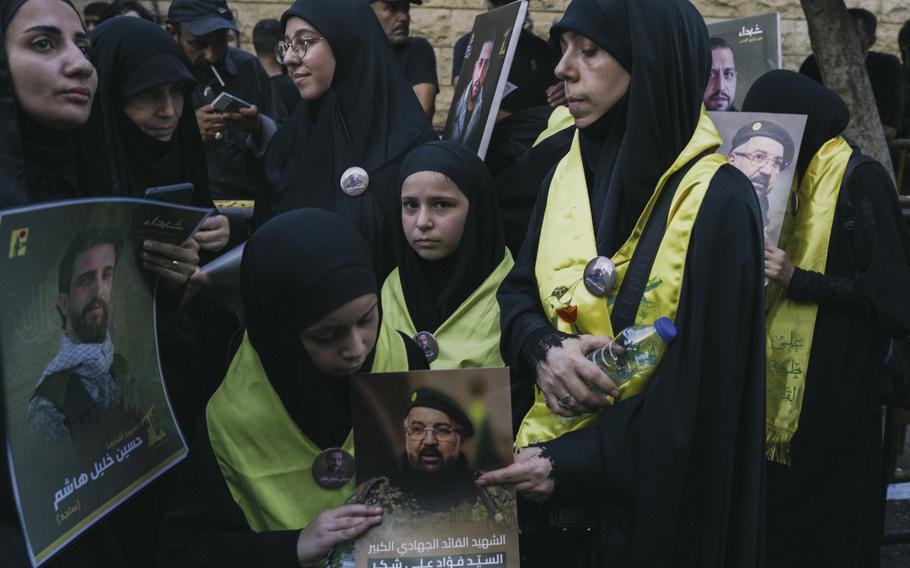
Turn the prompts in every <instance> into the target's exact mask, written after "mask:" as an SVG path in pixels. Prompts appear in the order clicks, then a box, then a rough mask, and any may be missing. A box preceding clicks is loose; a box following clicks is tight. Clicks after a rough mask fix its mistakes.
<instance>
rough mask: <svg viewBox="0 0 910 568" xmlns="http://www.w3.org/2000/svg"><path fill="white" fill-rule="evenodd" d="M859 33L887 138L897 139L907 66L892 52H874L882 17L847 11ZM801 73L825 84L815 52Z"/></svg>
mask: <svg viewBox="0 0 910 568" xmlns="http://www.w3.org/2000/svg"><path fill="white" fill-rule="evenodd" d="M847 12H849V13H850V17H851V18H853V23H854V24H855V25H856V33H857V35H859V43H860V47H861V48H862V50H863V56H864V57H865V59H866V72H867V73H868V74H869V82H870V83H872V94H873V95H874V96H875V106H876V107H878V115H879V117H880V118H881V121H882V128H883V129H884V131H885V139H886V140H893V139H894V138H895V137H897V132H898V130H900V126H901V113H902V110H903V105H904V100H903V99H904V91H903V84H902V80H903V75H904V73H903V68H902V67H901V62H900V60H899V59H898V58H897V57H895V56H893V55H891V54H890V53H881V52H878V51H870V50H871V48H872V46H873V45H875V39H876V38H875V32H876V30H877V28H878V19H877V18H876V17H875V14H873V13H872V12H870V11H869V10H864V9H862V8H851V9H849V10H847ZM799 72H800V73H802V74H803V75H806V76H807V77H809V78H811V79H814V80H815V81H817V82H819V83H822V84H824V81H822V75H821V70H820V69H819V68H818V61H816V59H815V55H810V56H809V57H807V58H806V60H805V61H803V64H802V66H800V68H799Z"/></svg>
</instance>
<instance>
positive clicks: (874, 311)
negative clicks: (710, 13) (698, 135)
mask: <svg viewBox="0 0 910 568" xmlns="http://www.w3.org/2000/svg"><path fill="white" fill-rule="evenodd" d="M743 106H744V109H745V110H747V111H749V112H759V111H760V112H775V113H777V112H789V113H799V114H807V115H808V120H807V124H806V133H807V135H808V134H809V133H810V132H811V133H814V136H815V141H807V140H806V139H805V136H804V140H803V146H806V145H807V143H808V146H809V147H810V151H813V152H815V151H817V150H818V148H820V147H821V143H819V142H818V140H822V141H825V140H824V139H825V137H826V136H827V138H828V139H830V138H833V137H835V136H837V135H839V134H840V133H841V132H842V131H843V129H844V128H845V127H846V124H847V121H848V120H849V112H848V111H847V108H846V105H845V104H844V103H843V101H842V100H841V99H840V97H838V96H837V95H836V94H834V93H833V92H832V91H830V90H829V89H827V88H825V87H821V86H819V85H814V84H812V83H811V81H810V80H809V79H807V78H805V77H801V76H800V75H798V74H796V73H793V72H789V71H774V72H772V73H769V74H767V75H765V76H763V77H761V78H759V79H758V81H756V82H755V84H754V85H753V86H752V89H751V90H750V91H749V94H748V95H747V96H746V99H745V104H744V105H743ZM813 148H814V150H811V149H813ZM810 157H811V156H810ZM841 187H842V189H841V191H847V192H848V196H849V202H850V204H851V205H850V210H847V209H846V208H845V207H844V206H839V207H838V208H837V209H836V211H835V215H834V223H833V227H832V233H831V240H830V243H829V245H828V257H827V265H826V267H825V273H824V274H820V273H817V272H810V271H806V270H803V269H801V268H799V267H796V269H795V271H794V273H793V277H792V278H791V280H790V284H789V285H788V287H787V291H786V293H787V296H788V297H789V298H790V299H793V300H796V301H799V302H812V303H817V304H818V305H819V308H818V315H817V318H816V321H815V332H814V336H813V340H812V351H811V353H810V358H809V370H808V373H807V374H806V383H805V395H804V396H805V398H804V399H803V404H802V410H801V412H800V416H799V427H798V428H797V430H796V433H795V435H794V436H793V440H792V442H791V452H790V453H791V456H792V458H791V459H792V462H791V465H790V466H785V465H781V464H778V463H774V462H769V463H768V507H767V512H768V516H767V533H766V534H767V541H766V542H767V560H768V566H773V567H775V568H777V567H781V568H784V567H790V566H793V567H797V566H800V567H801V566H806V565H808V564H813V565H825V566H832V567H844V568H846V567H848V566H877V565H878V559H879V539H880V537H881V533H882V526H881V518H882V517H881V471H880V467H881V451H882V450H881V415H880V413H881V410H880V406H879V402H878V393H879V389H880V385H881V377H882V374H883V370H882V369H883V364H884V357H885V351H886V349H887V342H888V339H889V337H891V336H893V335H907V333H908V332H910V306H908V304H907V302H906V300H905V298H904V296H905V294H906V290H907V289H908V288H910V268H908V267H910V237H908V235H907V232H906V227H905V225H904V222H903V219H902V218H901V215H900V209H899V207H898V204H897V198H896V192H895V190H894V186H893V184H892V182H891V179H890V177H889V176H888V174H887V172H886V171H885V169H884V168H883V167H882V166H881V165H880V164H878V163H877V162H871V163H866V164H862V165H860V166H858V167H857V168H856V169H855V170H854V171H853V174H852V176H851V177H850V178H849V179H848V180H845V183H844V185H842V186H841ZM841 198H842V196H841ZM850 218H852V220H853V223H852V225H851V224H849V223H848V220H849V219H850ZM783 246H786V245H783ZM771 285H773V284H771Z"/></svg>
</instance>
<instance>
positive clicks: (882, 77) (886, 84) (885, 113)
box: [744, 51, 904, 130]
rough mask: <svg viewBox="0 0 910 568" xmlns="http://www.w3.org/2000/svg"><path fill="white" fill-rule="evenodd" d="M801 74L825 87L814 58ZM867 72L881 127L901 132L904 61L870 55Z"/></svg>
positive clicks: (807, 62) (810, 59) (888, 56)
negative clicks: (888, 127)
mask: <svg viewBox="0 0 910 568" xmlns="http://www.w3.org/2000/svg"><path fill="white" fill-rule="evenodd" d="M799 72H800V73H801V74H803V75H805V76H807V77H810V78H812V79H814V80H815V81H816V82H818V83H822V84H823V81H822V74H821V70H819V68H818V62H817V61H816V60H815V55H810V56H809V57H807V58H806V60H805V61H803V64H802V65H800V67H799ZM866 72H867V73H868V74H869V82H870V83H872V94H873V95H874V96H875V106H876V107H878V114H879V116H880V117H881V120H882V124H884V125H885V126H890V127H891V128H894V129H895V130H900V128H901V116H902V114H903V111H904V108H903V107H904V88H903V77H904V69H903V66H902V65H901V60H900V59H898V58H897V57H895V56H893V55H891V54H890V53H880V52H878V51H870V52H869V53H868V54H867V55H866ZM744 108H745V107H744Z"/></svg>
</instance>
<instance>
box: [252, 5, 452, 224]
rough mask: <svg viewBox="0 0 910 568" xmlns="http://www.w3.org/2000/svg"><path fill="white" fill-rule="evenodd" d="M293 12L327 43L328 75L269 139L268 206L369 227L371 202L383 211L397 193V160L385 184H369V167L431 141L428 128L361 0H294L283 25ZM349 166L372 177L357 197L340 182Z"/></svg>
mask: <svg viewBox="0 0 910 568" xmlns="http://www.w3.org/2000/svg"><path fill="white" fill-rule="evenodd" d="M292 16H297V17H299V18H303V19H304V20H306V21H307V22H309V23H310V24H312V25H313V26H314V27H315V28H316V29H317V31H318V32H319V34H320V35H321V36H322V37H323V38H324V41H328V42H329V45H331V47H332V51H333V52H334V55H335V62H336V63H335V75H334V77H333V78H332V84H331V86H330V88H329V90H328V91H327V92H326V93H325V94H324V95H323V96H322V97H321V98H320V99H319V100H316V101H306V100H301V101H300V103H299V104H298V105H297V108H296V109H295V111H294V114H293V115H291V117H290V118H289V120H288V123H287V124H286V125H285V126H284V128H282V129H281V130H280V131H279V132H278V133H277V134H276V135H275V137H274V138H273V139H272V142H271V144H270V146H269V150H268V153H267V154H266V159H265V168H266V175H267V177H268V180H269V184H270V186H271V188H272V195H271V197H270V199H271V200H272V201H274V202H275V203H274V205H273V207H272V208H273V210H274V211H277V212H280V211H287V210H289V209H295V208H298V207H320V208H322V209H329V210H332V211H335V212H337V213H339V214H340V215H342V216H343V217H345V218H346V219H349V220H351V222H352V223H354V224H355V225H358V228H360V229H361V232H363V233H364V234H370V233H371V231H369V230H364V227H363V226H361V225H362V220H363V219H364V218H369V217H372V216H373V215H374V214H375V212H374V211H372V210H371V208H372V207H375V206H376V205H379V206H380V207H383V208H385V209H386V211H389V210H391V209H392V207H393V204H394V203H396V202H397V199H398V196H397V188H396V187H394V179H395V176H396V174H397V167H396V168H395V170H396V171H393V172H392V173H391V176H390V178H389V181H391V183H390V184H382V183H376V177H375V175H374V174H375V173H376V171H377V170H379V169H381V168H382V167H383V166H386V165H388V164H389V163H390V162H393V161H395V160H400V159H401V158H402V157H403V156H404V155H405V154H406V153H407V151H408V150H410V149H411V148H412V147H413V146H415V145H416V144H419V143H420V142H423V141H427V140H432V139H433V138H434V134H433V129H432V127H431V125H430V122H429V120H428V119H427V117H426V115H425V114H424V113H423V110H422V109H421V108H420V104H419V103H418V101H417V98H416V96H415V95H414V92H413V90H412V89H411V87H410V85H409V84H408V81H407V79H406V78H405V76H404V74H403V73H402V71H401V70H400V69H399V67H398V64H397V63H396V61H395V57H394V54H393V52H392V50H391V48H390V47H389V42H388V39H387V38H386V36H385V33H384V32H383V31H382V28H381V26H380V25H379V22H378V21H377V20H376V16H375V14H373V11H372V10H371V9H370V7H369V6H368V5H367V3H366V2H363V1H362V0H296V1H295V2H294V3H293V4H292V5H291V7H290V8H289V9H288V10H287V11H286V12H285V13H284V14H283V15H282V17H281V23H282V26H284V25H286V24H287V21H288V18H290V17H292ZM351 166H359V167H362V168H364V169H365V170H366V171H367V173H369V174H370V176H371V178H372V179H371V182H370V186H369V188H368V189H367V191H366V193H365V194H364V195H362V196H360V197H356V198H351V197H348V196H346V195H345V194H343V193H342V192H341V189H340V187H339V180H340V179H341V175H342V173H344V171H345V170H346V169H347V168H349V167H351ZM386 186H387V187H386Z"/></svg>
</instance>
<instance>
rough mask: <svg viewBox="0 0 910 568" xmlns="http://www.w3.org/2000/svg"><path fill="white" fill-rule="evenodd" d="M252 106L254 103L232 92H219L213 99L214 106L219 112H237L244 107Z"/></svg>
mask: <svg viewBox="0 0 910 568" xmlns="http://www.w3.org/2000/svg"><path fill="white" fill-rule="evenodd" d="M251 106H253V105H251V104H250V103H248V102H246V101H245V100H243V99H241V98H238V97H235V96H234V95H232V94H230V93H219V94H218V96H217V97H215V100H213V101H212V108H213V109H215V110H217V111H218V112H237V111H238V110H240V109H242V108H250V107H251Z"/></svg>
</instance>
